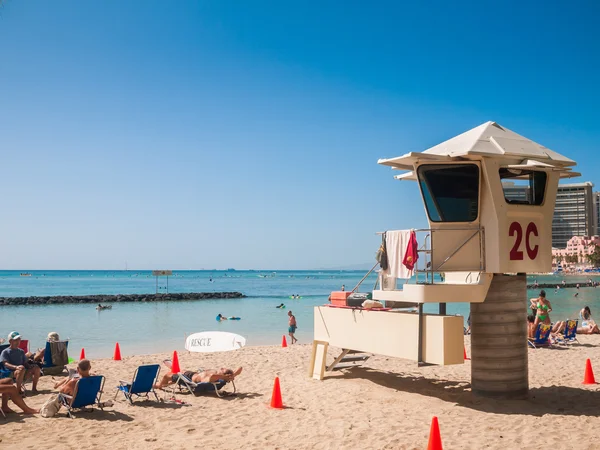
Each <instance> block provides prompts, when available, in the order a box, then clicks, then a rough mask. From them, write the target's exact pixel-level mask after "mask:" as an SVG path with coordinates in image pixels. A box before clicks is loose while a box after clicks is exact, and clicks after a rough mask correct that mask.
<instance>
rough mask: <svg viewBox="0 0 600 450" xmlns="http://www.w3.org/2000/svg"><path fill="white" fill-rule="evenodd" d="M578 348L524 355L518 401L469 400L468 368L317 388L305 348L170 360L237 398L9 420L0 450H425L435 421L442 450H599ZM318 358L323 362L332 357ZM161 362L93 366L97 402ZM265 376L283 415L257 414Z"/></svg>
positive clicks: (584, 353)
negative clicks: (524, 382) (210, 371)
mask: <svg viewBox="0 0 600 450" xmlns="http://www.w3.org/2000/svg"><path fill="white" fill-rule="evenodd" d="M580 341H581V343H580V344H579V345H577V344H575V345H572V346H570V347H567V348H564V347H558V348H554V349H537V350H529V380H530V388H531V390H530V398H529V400H528V401H497V400H489V399H484V398H476V397H473V396H472V395H471V392H470V386H469V380H470V362H469V361H467V362H466V363H465V364H464V365H458V366H446V367H440V366H430V367H424V368H418V367H417V366H416V364H415V363H413V362H409V361H404V360H398V359H393V358H387V357H382V356H374V357H372V358H371V359H369V360H368V361H367V363H366V366H365V367H364V368H358V369H353V370H352V371H346V372H345V373H344V372H336V373H334V374H333V375H331V376H329V377H327V378H326V379H325V380H323V381H317V380H313V379H310V378H308V376H307V366H308V362H309V357H310V351H311V346H310V345H295V346H289V347H288V348H281V347H246V348H243V349H241V350H239V351H236V352H228V353H220V354H198V353H187V352H182V353H181V354H180V357H179V358H180V363H181V367H182V369H195V368H198V367H202V368H211V367H233V368H235V367H238V366H243V368H244V372H243V373H242V374H241V375H240V376H239V378H238V379H237V381H236V385H237V389H238V394H237V396H233V397H226V398H218V397H216V396H215V395H214V394H205V395H204V396H201V397H194V396H192V395H189V394H178V395H177V397H176V398H177V399H178V400H182V401H183V402H184V404H178V403H168V402H167V403H157V402H155V401H137V402H136V403H135V405H134V406H130V405H129V404H128V403H126V402H125V400H124V398H123V396H122V395H120V396H119V397H117V401H116V402H115V404H114V406H113V407H110V408H106V409H105V411H99V410H96V411H94V412H80V413H78V414H77V415H76V418H75V419H70V418H68V417H67V416H66V412H65V409H64V408H63V409H61V410H60V412H59V414H58V416H56V417H54V418H42V417H41V416H33V417H32V416H24V415H23V414H10V415H9V416H8V419H6V420H0V423H1V424H2V425H1V427H0V447H2V448H6V449H13V448H15V449H16V448H20V449H23V448H27V449H29V448H31V449H33V448H39V446H40V442H43V446H44V447H47V448H54V447H58V448H69V449H76V448H81V447H82V446H85V447H86V448H98V449H102V448H115V449H125V448H128V449H138V448H139V449H164V448H184V449H187V448H190V449H193V448H202V449H207V448H208V449H216V448H223V449H230V448H231V449H233V448H257V449H258V448H260V449H263V448H279V449H288V448H289V449H309V448H317V449H335V448H349V449H354V448H356V449H358V448H390V449H391V448H394V449H397V448H401V449H421V448H426V447H427V440H428V435H429V427H430V423H431V418H432V417H433V416H434V415H436V416H438V418H439V423H440V429H441V435H442V441H443V444H444V448H447V449H451V448H456V449H458V448H462V449H465V448H469V449H481V448H490V449H496V448H497V449H505V448H522V449H538V448H549V447H554V448H556V445H558V447H559V448H561V447H562V448H567V447H568V448H574V449H594V448H598V447H599V446H600V442H598V441H597V434H596V431H595V429H596V427H597V426H598V425H600V419H599V418H598V416H599V415H600V407H599V406H598V405H599V404H600V392H599V389H598V386H591V387H590V386H583V385H582V380H583V373H584V367H585V360H586V358H591V360H592V364H595V366H596V368H597V370H599V371H600V346H598V344H600V337H599V336H583V337H580ZM467 352H468V353H469V352H470V349H469V342H468V340H467ZM330 353H331V355H330V357H331V358H333V356H334V355H335V354H336V353H337V351H336V349H331V352H330ZM170 356H171V354H166V353H165V354H157V355H145V356H127V355H123V357H124V359H123V361H112V360H110V359H100V360H93V361H92V371H93V372H95V373H96V374H103V375H105V376H106V385H105V390H104V395H103V400H108V399H109V398H113V397H114V394H115V392H116V389H115V387H116V385H117V383H118V380H127V379H130V378H131V376H132V374H133V372H134V370H135V368H136V367H137V366H138V365H141V364H149V363H157V362H161V361H162V360H164V359H166V358H168V357H170ZM330 360H331V359H330ZM165 369H166V368H165V367H164V366H162V368H161V371H162V373H164V370H165ZM276 376H279V377H280V381H281V390H282V396H283V401H284V403H285V405H286V406H287V408H286V409H284V410H274V409H271V408H269V407H268V406H267V405H268V403H269V401H270V397H271V392H272V388H273V382H274V378H275V377H276ZM598 376H600V372H599V373H598V374H597V377H598ZM51 388H52V380H51V377H43V378H42V379H41V381H40V389H41V392H42V393H41V394H39V395H36V396H30V397H27V399H26V401H27V402H28V404H29V405H30V406H34V407H39V406H40V405H41V404H42V403H43V402H44V400H45V399H46V398H47V397H48V394H49V393H50V392H51V391H52V389H51ZM228 388H229V386H228ZM159 395H160V396H161V398H162V397H165V394H164V393H163V392H160V391H159ZM166 397H167V398H168V397H169V396H168V395H167V396H166ZM567 441H569V442H568V443H567ZM561 443H562V444H561Z"/></svg>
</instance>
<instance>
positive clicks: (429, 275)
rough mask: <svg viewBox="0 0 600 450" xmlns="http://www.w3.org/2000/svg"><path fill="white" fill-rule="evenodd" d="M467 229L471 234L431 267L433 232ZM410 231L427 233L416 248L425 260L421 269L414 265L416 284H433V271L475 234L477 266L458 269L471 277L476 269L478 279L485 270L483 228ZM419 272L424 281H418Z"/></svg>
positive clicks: (450, 257)
mask: <svg viewBox="0 0 600 450" xmlns="http://www.w3.org/2000/svg"><path fill="white" fill-rule="evenodd" d="M469 230H470V231H473V234H471V235H470V236H469V237H468V238H466V239H465V240H464V241H463V242H462V243H461V244H460V245H458V246H457V247H456V248H455V249H454V250H452V252H450V254H449V255H448V256H447V257H445V259H444V260H443V261H442V262H441V263H440V264H439V265H438V266H437V267H433V262H434V253H435V248H434V246H435V239H434V234H435V233H436V232H444V231H448V232H451V231H469ZM411 231H414V232H421V233H423V232H427V235H426V236H425V238H424V240H423V244H422V245H420V246H419V247H418V248H417V252H418V253H420V254H422V255H424V259H423V261H425V263H424V264H425V266H424V267H423V268H422V269H418V268H417V267H415V270H414V273H415V276H416V279H415V282H416V283H417V284H419V283H425V284H435V280H434V276H435V273H438V272H442V271H443V267H444V265H445V264H446V263H447V262H448V261H450V260H451V259H452V258H453V257H454V256H455V255H456V254H457V253H458V252H460V250H461V249H463V248H464V247H465V246H466V245H467V244H468V243H470V242H471V241H472V240H473V238H475V237H476V236H479V268H478V269H476V268H474V267H473V268H469V267H465V269H466V270H459V271H461V272H462V271H467V272H471V273H470V274H469V275H470V276H471V277H472V272H476V271H477V272H479V273H478V275H477V278H478V279H479V278H480V277H481V272H483V271H484V270H485V265H486V264H485V230H484V228H483V227H481V226H475V227H474V226H456V227H449V228H413V229H411ZM383 233H384V232H377V233H376V234H378V235H382V234H383ZM428 247H429V248H428ZM438 251H439V250H438ZM427 255H429V258H427ZM419 263H421V258H419ZM419 265H420V264H419ZM451 271H456V270H451ZM369 273H370V272H369ZM420 273H421V274H424V275H425V280H424V281H419V274H420ZM467 278H468V276H467ZM376 284H377V281H376Z"/></svg>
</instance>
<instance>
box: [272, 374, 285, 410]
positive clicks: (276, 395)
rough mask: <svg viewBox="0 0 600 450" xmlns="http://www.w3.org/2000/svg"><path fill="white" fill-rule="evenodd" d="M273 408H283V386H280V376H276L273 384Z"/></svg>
mask: <svg viewBox="0 0 600 450" xmlns="http://www.w3.org/2000/svg"><path fill="white" fill-rule="evenodd" d="M271 408H277V409H283V408H284V406H283V400H282V399H281V388H280V387H279V377H275V383H274V384H273V394H272V395H271Z"/></svg>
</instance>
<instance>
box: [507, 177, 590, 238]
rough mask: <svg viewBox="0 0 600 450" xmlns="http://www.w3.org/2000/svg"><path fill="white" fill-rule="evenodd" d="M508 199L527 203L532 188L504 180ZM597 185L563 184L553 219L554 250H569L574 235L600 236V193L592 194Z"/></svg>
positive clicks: (559, 190) (557, 194)
mask: <svg viewBox="0 0 600 450" xmlns="http://www.w3.org/2000/svg"><path fill="white" fill-rule="evenodd" d="M502 186H503V188H504V196H505V197H506V199H507V200H513V201H524V200H527V198H528V197H529V195H530V192H529V186H524V185H520V184H516V183H514V182H511V181H503V182H502ZM593 187H594V185H593V184H592V183H591V182H589V181H586V182H584V183H572V184H559V185H558V191H557V193H556V205H555V207H554V217H553V218H552V247H554V248H566V247H567V242H568V241H569V239H571V238H572V237H573V236H594V235H600V232H599V230H598V228H599V227H600V192H594V193H592V188H593Z"/></svg>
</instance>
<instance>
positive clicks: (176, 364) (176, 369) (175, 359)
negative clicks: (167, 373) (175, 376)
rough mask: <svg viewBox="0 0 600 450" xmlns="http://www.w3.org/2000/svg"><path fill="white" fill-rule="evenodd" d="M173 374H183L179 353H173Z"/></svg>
mask: <svg viewBox="0 0 600 450" xmlns="http://www.w3.org/2000/svg"><path fill="white" fill-rule="evenodd" d="M171 372H172V373H179V372H181V368H180V367H179V357H178V356H177V351H174V352H173V362H172V363H171Z"/></svg>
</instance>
